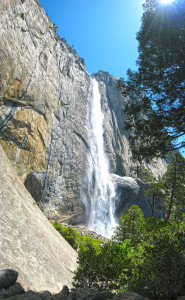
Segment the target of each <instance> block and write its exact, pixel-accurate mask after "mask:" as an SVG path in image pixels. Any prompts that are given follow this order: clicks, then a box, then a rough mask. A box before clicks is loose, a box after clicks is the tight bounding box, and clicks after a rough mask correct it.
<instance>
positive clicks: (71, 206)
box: [0, 0, 166, 223]
mask: <svg viewBox="0 0 185 300" xmlns="http://www.w3.org/2000/svg"><path fill="white" fill-rule="evenodd" d="M0 40H1V43H0V138H1V144H2V146H3V149H4V150H5V152H6V153H7V156H8V157H9V159H10V160H11V162H12V164H13V166H14V168H15V169H16V171H17V173H18V175H19V176H20V178H21V180H22V181H23V182H25V186H26V188H27V189H28V191H29V192H30V193H31V194H32V195H33V197H34V199H35V200H36V201H37V203H38V204H39V206H40V208H41V209H42V211H43V212H44V213H45V215H46V216H47V217H48V218H50V219H58V221H63V222H69V223H78V222H83V221H84V220H85V212H84V205H83V203H82V202H81V200H80V194H81V188H82V186H83V182H84V174H85V157H86V153H87V149H88V145H87V141H86V117H87V98H88V91H89V85H90V77H89V75H88V73H87V71H86V68H85V65H84V60H83V59H82V58H80V57H79V56H78V55H77V53H76V51H75V50H74V49H73V48H72V47H70V46H69V45H68V44H67V43H66V42H65V39H60V38H59V36H58V34H57V27H56V26H55V25H54V24H53V23H52V21H51V20H50V19H49V17H48V16H47V14H46V13H45V11H44V9H43V8H42V6H41V5H40V3H39V2H38V1H36V0H25V1H23V0H14V1H7V0H2V1H1V2H0ZM94 76H95V77H96V79H97V80H98V81H99V88H100V92H101V101H102V109H103V111H104V115H105V120H104V127H105V149H106V152H107V155H108V158H109V160H110V171H111V173H115V174H117V175H119V176H127V177H133V176H135V177H136V174H135V173H134V171H133V168H134V167H135V165H134V164H133V162H132V153H131V150H130V146H129V142H128V136H129V133H128V132H126V131H125V130H124V120H125V115H124V99H123V97H122V96H121V94H120V92H119V91H118V88H117V79H118V78H116V77H114V76H111V75H109V74H108V73H107V72H103V71H100V72H98V73H97V74H95V75H94ZM146 167H148V168H150V169H151V170H152V172H153V174H154V175H155V176H158V175H160V174H162V173H164V171H165V169H166V164H165V163H164V162H162V161H160V160H158V161H155V162H153V163H151V164H150V165H149V166H146ZM138 195H141V193H138ZM138 197H139V196H138ZM138 197H136V200H137V199H138Z"/></svg>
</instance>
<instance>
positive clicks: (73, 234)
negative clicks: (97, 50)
mask: <svg viewBox="0 0 185 300" xmlns="http://www.w3.org/2000/svg"><path fill="white" fill-rule="evenodd" d="M53 226H54V227H55V229H56V230H57V231H58V232H59V233H60V234H61V235H62V236H63V237H64V238H65V240H66V241H67V242H68V243H69V244H70V245H71V246H72V247H73V249H75V250H77V249H79V247H81V249H83V250H84V251H85V250H87V248H91V247H94V248H95V249H96V248H98V247H99V245H100V244H102V243H103V242H102V241H101V240H99V239H94V238H91V237H88V236H80V235H79V233H78V232H77V231H76V230H75V229H73V228H72V227H63V226H62V225H61V224H60V223H58V222H55V223H53Z"/></svg>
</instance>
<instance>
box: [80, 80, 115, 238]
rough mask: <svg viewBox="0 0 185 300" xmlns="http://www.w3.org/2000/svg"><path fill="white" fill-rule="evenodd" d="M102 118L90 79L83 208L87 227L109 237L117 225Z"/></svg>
mask: <svg viewBox="0 0 185 300" xmlns="http://www.w3.org/2000/svg"><path fill="white" fill-rule="evenodd" d="M103 119H104V116H103V112H102V110H101V101H100V92H99V86H98V82H97V80H96V79H95V78H91V84H90V89H89V95H88V114H87V139H88V145H89V149H88V153H87V161H86V175H85V182H84V189H83V193H82V201H83V203H84V204H85V207H86V214H87V220H88V228H89V229H90V230H93V231H95V232H97V233H98V234H101V235H103V236H105V237H108V238H110V237H111V236H112V234H113V231H114V229H115V227H116V225H117V220H116V217H115V201H116V187H115V185H114V183H113V181H112V180H111V176H110V174H109V163H108V159H107V157H106V155H105V151H104V140H103V133H104V131H103Z"/></svg>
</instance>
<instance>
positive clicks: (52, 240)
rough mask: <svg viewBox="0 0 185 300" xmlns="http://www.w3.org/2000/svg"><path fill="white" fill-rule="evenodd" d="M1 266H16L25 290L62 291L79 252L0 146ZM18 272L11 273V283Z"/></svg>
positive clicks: (1, 282)
mask: <svg viewBox="0 0 185 300" xmlns="http://www.w3.org/2000/svg"><path fill="white" fill-rule="evenodd" d="M0 157H1V159H0V170H1V172H0V206H1V210H0V257H1V259H0V270H2V269H14V270H16V271H18V273H19V282H20V283H21V285H22V286H23V287H24V289H25V290H28V289H33V290H35V291H43V290H48V289H49V290H50V291H51V292H55V291H56V292H59V291H60V290H61V289H62V287H63V285H66V284H67V285H69V286H71V282H72V278H73V271H74V270H75V269H76V268H77V264H76V259H77V253H76V252H75V251H74V250H73V249H72V248H71V246H70V245H69V244H68V243H67V242H66V241H65V240H64V239H63V237H62V236H61V235H60V234H59V233H58V232H57V231H56V230H55V228H54V227H53V226H52V225H51V224H50V222H49V221H48V220H47V219H46V217H45V216H44V215H43V213H42V212H41V211H40V209H39V208H38V206H37V205H36V203H35V201H34V200H33V198H32V197H31V196H30V194H29V193H28V191H27V190H26V188H25V187H24V185H23V183H22V182H21V180H20V179H19V177H18V176H17V174H16V172H15V171H14V170H13V168H12V166H11V163H10V162H9V161H8V158H7V157H6V154H5V153H4V151H3V149H2V147H1V146H0ZM16 278H17V273H16V272H15V273H11V272H9V273H8V278H6V279H8V283H6V282H5V280H4V281H3V278H1V279H0V286H1V285H3V286H8V285H9V283H10V284H11V283H12V281H15V280H16Z"/></svg>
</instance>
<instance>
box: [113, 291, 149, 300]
mask: <svg viewBox="0 0 185 300" xmlns="http://www.w3.org/2000/svg"><path fill="white" fill-rule="evenodd" d="M113 300H148V298H145V297H143V296H140V295H138V294H136V293H134V292H127V293H122V294H117V295H116V296H114V298H113Z"/></svg>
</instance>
